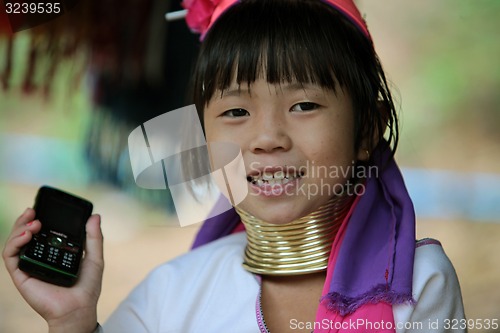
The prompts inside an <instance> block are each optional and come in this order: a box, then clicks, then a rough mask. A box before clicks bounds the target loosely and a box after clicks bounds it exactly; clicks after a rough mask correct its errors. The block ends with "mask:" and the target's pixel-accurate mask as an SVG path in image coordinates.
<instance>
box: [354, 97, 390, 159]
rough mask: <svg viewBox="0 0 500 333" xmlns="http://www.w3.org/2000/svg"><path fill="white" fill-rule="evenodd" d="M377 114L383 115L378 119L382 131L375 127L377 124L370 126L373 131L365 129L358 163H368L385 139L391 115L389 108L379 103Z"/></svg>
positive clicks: (383, 103) (358, 153) (381, 102)
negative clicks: (378, 145) (381, 141)
mask: <svg viewBox="0 0 500 333" xmlns="http://www.w3.org/2000/svg"><path fill="white" fill-rule="evenodd" d="M376 112H378V113H379V114H380V115H381V117H380V118H377V119H376V120H378V119H380V121H381V126H380V129H379V128H378V127H377V126H375V124H369V125H368V126H373V130H372V131H370V130H368V128H364V129H363V139H362V140H361V144H360V145H359V149H358V151H357V159H358V161H363V162H368V161H369V160H370V157H371V155H372V152H373V150H374V149H375V147H376V146H377V144H378V143H379V142H380V140H381V139H382V138H383V136H384V133H385V130H386V129H387V121H388V119H389V115H390V110H389V107H388V106H387V104H386V103H385V102H384V101H377V110H376ZM374 118H375V117H374ZM370 132H371V134H370Z"/></svg>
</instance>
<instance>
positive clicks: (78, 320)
mask: <svg viewBox="0 0 500 333" xmlns="http://www.w3.org/2000/svg"><path fill="white" fill-rule="evenodd" d="M77 312H78V313H74V314H71V315H67V316H64V317H62V318H58V319H57V320H52V321H49V322H48V325H49V333H67V332H72V333H94V332H99V331H98V330H97V331H96V329H97V328H98V327H99V326H98V322H97V314H96V313H93V314H90V315H89V314H85V313H84V311H77Z"/></svg>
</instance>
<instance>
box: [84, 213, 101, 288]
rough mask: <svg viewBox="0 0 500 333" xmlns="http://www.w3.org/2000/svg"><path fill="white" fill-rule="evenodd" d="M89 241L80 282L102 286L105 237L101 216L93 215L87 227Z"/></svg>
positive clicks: (87, 241) (86, 244) (86, 246)
mask: <svg viewBox="0 0 500 333" xmlns="http://www.w3.org/2000/svg"><path fill="white" fill-rule="evenodd" d="M86 231H87V239H86V243H85V257H84V259H83V263H82V268H81V276H80V281H81V282H82V283H90V284H93V285H94V287H95V284H98V285H100V283H101V280H102V273H103V270H104V255H103V235H102V231H101V216H99V215H97V214H95V215H92V216H91V217H90V218H89V220H88V221H87V225H86Z"/></svg>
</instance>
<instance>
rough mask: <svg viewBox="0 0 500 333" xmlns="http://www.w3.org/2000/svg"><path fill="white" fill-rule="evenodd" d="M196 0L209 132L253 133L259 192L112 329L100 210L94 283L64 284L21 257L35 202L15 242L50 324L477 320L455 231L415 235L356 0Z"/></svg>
mask: <svg viewBox="0 0 500 333" xmlns="http://www.w3.org/2000/svg"><path fill="white" fill-rule="evenodd" d="M185 5H186V7H187V9H188V16H187V22H188V24H189V26H190V27H191V28H192V29H193V30H195V31H197V32H199V33H201V36H202V39H203V42H202V47H201V50H200V55H199V59H198V62H197V65H196V68H195V73H194V102H195V104H196V107H197V110H198V111H199V115H200V119H201V120H202V124H203V125H204V130H205V135H206V139H207V142H209V143H210V142H220V141H223V142H230V143H234V144H237V145H238V146H239V147H240V149H241V152H242V155H243V159H244V164H245V169H246V172H247V174H246V186H247V187H248V192H249V194H248V195H247V197H246V198H245V200H244V201H243V202H241V203H240V204H238V205H237V206H236V207H235V209H233V210H230V211H228V212H226V213H224V214H222V215H219V216H217V217H215V218H212V219H210V220H207V221H206V222H205V224H204V225H203V226H202V228H201V230H200V233H199V234H198V236H197V238H196V240H195V246H194V247H196V249H194V250H193V251H191V252H189V253H187V254H185V255H183V256H181V257H179V258H177V259H175V260H173V261H171V262H169V263H166V264H164V265H162V266H160V267H158V268H157V269H156V270H154V271H153V272H152V273H151V274H150V275H149V276H148V277H147V278H146V279H145V281H144V282H142V283H141V284H140V285H139V286H138V287H137V288H136V289H135V290H134V291H133V292H132V293H131V294H130V295H129V297H128V298H127V299H126V300H125V301H123V302H122V303H121V305H120V306H119V307H118V309H117V310H116V311H115V313H114V314H112V315H111V317H110V318H109V319H108V320H107V322H106V323H105V324H104V325H103V328H101V327H100V326H98V328H97V329H96V328H95V327H96V323H97V315H96V305H97V300H98V297H99V293H100V285H101V277H102V270H103V259H102V234H101V232H100V228H99V224H100V218H99V217H98V216H93V217H91V219H90V220H89V221H88V224H87V253H86V257H85V260H84V262H83V266H82V272H81V276H80V279H79V282H78V283H77V284H76V285H75V286H74V287H72V288H60V287H56V286H52V285H48V284H45V283H43V282H40V281H38V280H35V279H32V278H29V277H28V276H26V275H25V274H24V273H22V272H21V271H19V270H18V269H17V263H18V259H17V257H18V253H19V250H20V248H21V247H22V246H23V245H25V244H26V243H27V242H28V241H29V240H30V239H31V237H32V234H33V233H36V232H37V231H38V230H39V229H40V222H39V221H32V220H33V218H34V212H33V210H31V209H28V210H27V211H26V212H25V213H24V214H23V215H21V217H20V218H19V219H18V220H17V222H16V224H15V226H14V228H13V231H12V234H11V237H10V238H9V240H8V242H7V245H6V247H5V250H4V254H3V256H4V260H5V263H6V266H7V269H8V271H9V272H10V274H11V276H12V279H13V281H14V283H15V285H16V286H17V288H18V289H19V291H20V292H21V294H22V295H23V297H24V298H25V299H26V300H27V302H28V303H29V304H30V305H31V306H32V307H33V308H34V309H35V310H36V311H37V312H38V313H40V314H41V315H42V316H43V317H44V318H45V319H46V320H47V322H48V324H49V330H50V332H92V331H93V330H94V329H95V330H96V331H101V330H103V331H104V332H107V333H109V332H117V333H118V332H119V333H124V332H131V333H139V332H196V333H198V332H274V333H276V332H279V333H281V332H311V331H314V332H445V331H450V330H451V325H452V321H456V320H458V321H460V320H461V319H463V318H464V313H463V306H462V300H461V295H460V288H459V285H458V281H457V277H456V275H455V272H454V269H453V267H452V265H451V263H450V262H449V260H448V259H447V257H446V255H445V254H444V252H443V250H442V248H441V246H440V244H439V242H437V241H435V240H423V241H419V242H416V241H415V216H414V211H413V206H412V203H411V200H410V198H409V197H408V194H407V191H406V188H405V186H404V183H403V179H402V177H401V174H400V172H399V169H398V167H397V165H396V164H395V162H394V160H393V155H394V151H395V149H396V146H397V141H398V127H397V117H396V111H395V108H394V104H393V102H392V98H391V94H390V92H389V89H388V87H387V83H386V80H385V76H384V73H383V70H382V67H381V65H380V63H379V61H378V58H377V55H376V53H375V51H374V47H373V44H372V40H371V37H370V34H369V32H368V30H367V27H366V25H365V22H364V21H363V19H362V17H361V15H360V13H359V12H358V10H357V8H356V7H355V5H354V3H353V2H352V1H350V0H323V1H321V0H244V1H235V0H228V1H224V0H223V1H213V0H211V1H209V0H206V1H201V0H198V1H196V0H192V1H186V3H185ZM384 133H386V135H385V137H384ZM242 225H243V227H242ZM242 230H245V232H239V231H242ZM457 331H460V327H459V329H458V330H457ZM462 331H463V329H462Z"/></svg>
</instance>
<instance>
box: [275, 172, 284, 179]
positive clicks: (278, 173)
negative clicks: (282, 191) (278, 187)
mask: <svg viewBox="0 0 500 333" xmlns="http://www.w3.org/2000/svg"><path fill="white" fill-rule="evenodd" d="M283 178H285V173H284V172H283V171H276V172H275V173H274V179H283Z"/></svg>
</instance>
